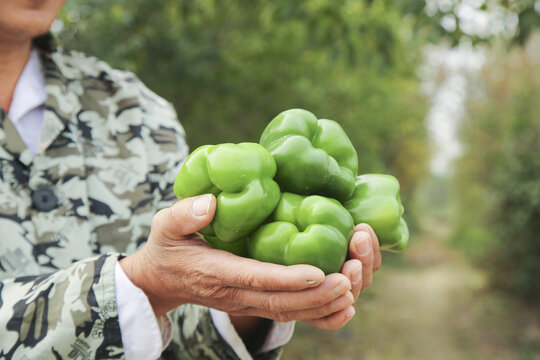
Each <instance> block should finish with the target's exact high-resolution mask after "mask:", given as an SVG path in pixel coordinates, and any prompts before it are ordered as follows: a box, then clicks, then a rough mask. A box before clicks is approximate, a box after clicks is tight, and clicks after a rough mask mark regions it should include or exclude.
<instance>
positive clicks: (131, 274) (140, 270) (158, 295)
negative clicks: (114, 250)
mask: <svg viewBox="0 0 540 360" xmlns="http://www.w3.org/2000/svg"><path fill="white" fill-rule="evenodd" d="M119 264H120V266H121V267H122V269H123V270H124V273H125V274H126V276H127V277H128V278H129V280H130V281H131V282H132V283H133V285H135V286H136V287H138V288H139V289H141V290H142V291H143V292H144V294H145V295H146V297H147V298H148V301H149V303H150V305H151V306H152V310H153V311H154V314H155V316H156V317H160V316H162V315H165V314H166V313H167V312H169V311H170V310H172V309H174V308H175V307H177V306H179V305H180V304H175V303H174V300H172V297H171V296H166V294H167V292H166V291H165V292H163V289H164V287H163V286H162V284H161V281H160V279H161V277H160V276H157V275H156V271H153V270H152V265H151V264H152V263H151V262H150V261H148V260H147V259H146V256H145V252H144V248H143V249H141V250H139V251H138V252H136V253H134V254H132V255H129V256H127V257H125V258H123V259H120V260H119Z"/></svg>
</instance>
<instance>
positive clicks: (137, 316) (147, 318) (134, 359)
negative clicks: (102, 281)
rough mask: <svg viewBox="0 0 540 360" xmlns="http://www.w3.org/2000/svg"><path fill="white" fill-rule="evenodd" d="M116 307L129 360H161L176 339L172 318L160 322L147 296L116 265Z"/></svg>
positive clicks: (165, 317) (167, 317)
mask: <svg viewBox="0 0 540 360" xmlns="http://www.w3.org/2000/svg"><path fill="white" fill-rule="evenodd" d="M114 274H115V275H114V276H115V282H116V304H117V308H118V321H119V323H120V331H121V333H122V343H123V345H124V354H125V358H126V360H139V359H141V360H146V359H157V358H159V357H160V356H161V353H162V352H163V349H164V348H165V347H167V346H168V345H169V343H170V342H171V339H172V321H171V319H170V317H169V316H162V317H160V318H158V319H156V316H155V315H154V311H153V309H152V306H151V305H150V301H148V297H146V294H145V293H144V292H143V291H142V290H141V289H139V288H138V287H137V286H135V285H134V284H133V283H132V282H131V280H130V279H129V278H128V277H127V275H126V273H125V272H124V269H122V266H120V263H119V262H118V261H117V262H116V265H115V271H114Z"/></svg>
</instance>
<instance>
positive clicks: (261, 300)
mask: <svg viewBox="0 0 540 360" xmlns="http://www.w3.org/2000/svg"><path fill="white" fill-rule="evenodd" d="M350 290H351V283H350V281H349V279H348V278H347V277H345V276H344V275H342V274H330V275H328V276H327V277H326V279H325V280H324V281H323V283H322V284H321V285H319V286H317V287H314V288H310V289H305V290H302V291H252V290H239V291H237V292H236V296H235V298H236V301H237V302H238V303H241V304H245V305H247V306H249V307H252V308H257V309H261V310H263V311H267V312H268V313H269V314H280V313H285V312H290V311H303V310H307V309H315V308H320V307H322V306H324V305H327V304H329V303H331V302H332V301H334V300H336V299H337V298H339V297H340V296H342V295H344V294H345V293H347V292H348V291H350Z"/></svg>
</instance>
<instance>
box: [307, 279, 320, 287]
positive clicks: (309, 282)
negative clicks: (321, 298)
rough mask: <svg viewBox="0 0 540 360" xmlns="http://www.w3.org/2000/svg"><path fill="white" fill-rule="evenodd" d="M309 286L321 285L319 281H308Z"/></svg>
mask: <svg viewBox="0 0 540 360" xmlns="http://www.w3.org/2000/svg"><path fill="white" fill-rule="evenodd" d="M306 285H307V286H317V285H319V282H318V281H317V280H306Z"/></svg>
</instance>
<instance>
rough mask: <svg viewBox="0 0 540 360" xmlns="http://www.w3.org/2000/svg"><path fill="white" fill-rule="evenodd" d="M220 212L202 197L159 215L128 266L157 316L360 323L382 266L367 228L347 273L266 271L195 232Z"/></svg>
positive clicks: (328, 325) (360, 231)
mask: <svg viewBox="0 0 540 360" xmlns="http://www.w3.org/2000/svg"><path fill="white" fill-rule="evenodd" d="M215 207H216V200H215V197H214V196H212V195H201V196H198V197H194V198H187V199H183V200H181V201H179V202H178V203H176V204H175V205H174V206H172V207H171V208H168V209H164V210H162V211H160V212H159V213H158V214H156V216H155V217H154V219H153V223H152V231H151V234H150V238H149V241H148V243H147V244H146V246H145V247H144V248H143V249H142V250H141V251H139V252H137V253H135V254H133V255H131V256H128V257H126V258H124V259H122V260H121V265H122V267H123V268H124V269H125V271H126V273H127V275H128V276H129V277H130V279H131V280H132V281H133V282H134V283H135V285H137V286H139V287H140V288H141V289H143V291H144V292H145V293H146V294H147V295H148V298H149V300H150V303H151V304H152V306H153V308H154V311H155V313H156V315H157V316H159V315H162V314H164V313H166V312H167V311H169V310H171V309H173V308H175V307H177V306H179V305H181V304H184V303H196V304H200V305H205V306H209V307H213V308H217V309H220V310H223V311H226V312H228V313H229V314H231V315H232V319H233V321H237V322H238V323H242V322H245V321H253V320H254V319H253V318H252V317H264V318H269V319H274V320H277V321H291V320H301V321H305V322H307V323H309V324H312V325H313V326H316V327H318V328H323V329H339V328H341V327H343V326H344V325H345V324H346V323H347V322H348V321H349V320H350V319H351V318H352V317H353V315H354V312H355V311H354V307H353V305H354V303H355V302H356V300H357V298H358V295H359V294H360V292H361V291H362V290H363V289H365V288H366V287H367V286H369V285H370V284H371V282H372V278H373V273H374V272H375V271H376V270H377V269H378V268H379V267H380V264H381V256H380V251H379V245H378V240H377V237H376V236H375V233H374V232H373V230H372V229H371V228H370V227H369V226H368V225H365V224H361V225H357V226H356V227H355V229H354V234H353V237H352V240H351V242H350V247H349V257H350V258H351V259H350V260H348V261H346V262H345V264H344V265H343V267H342V270H341V273H334V274H329V275H327V276H325V275H324V273H323V272H322V271H321V270H320V269H318V268H316V267H313V266H309V265H293V266H282V265H276V264H270V263H263V262H259V261H256V260H253V259H247V258H242V257H238V256H236V255H233V254H231V253H228V252H226V251H222V250H216V249H213V248H211V247H210V246H209V245H208V244H207V243H206V242H205V241H203V240H202V238H201V237H200V236H199V235H198V234H196V232H197V231H198V230H200V229H202V228H204V227H205V226H207V225H208V224H209V223H210V222H211V220H212V218H213V215H214V212H215ZM255 321H256V320H255Z"/></svg>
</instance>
